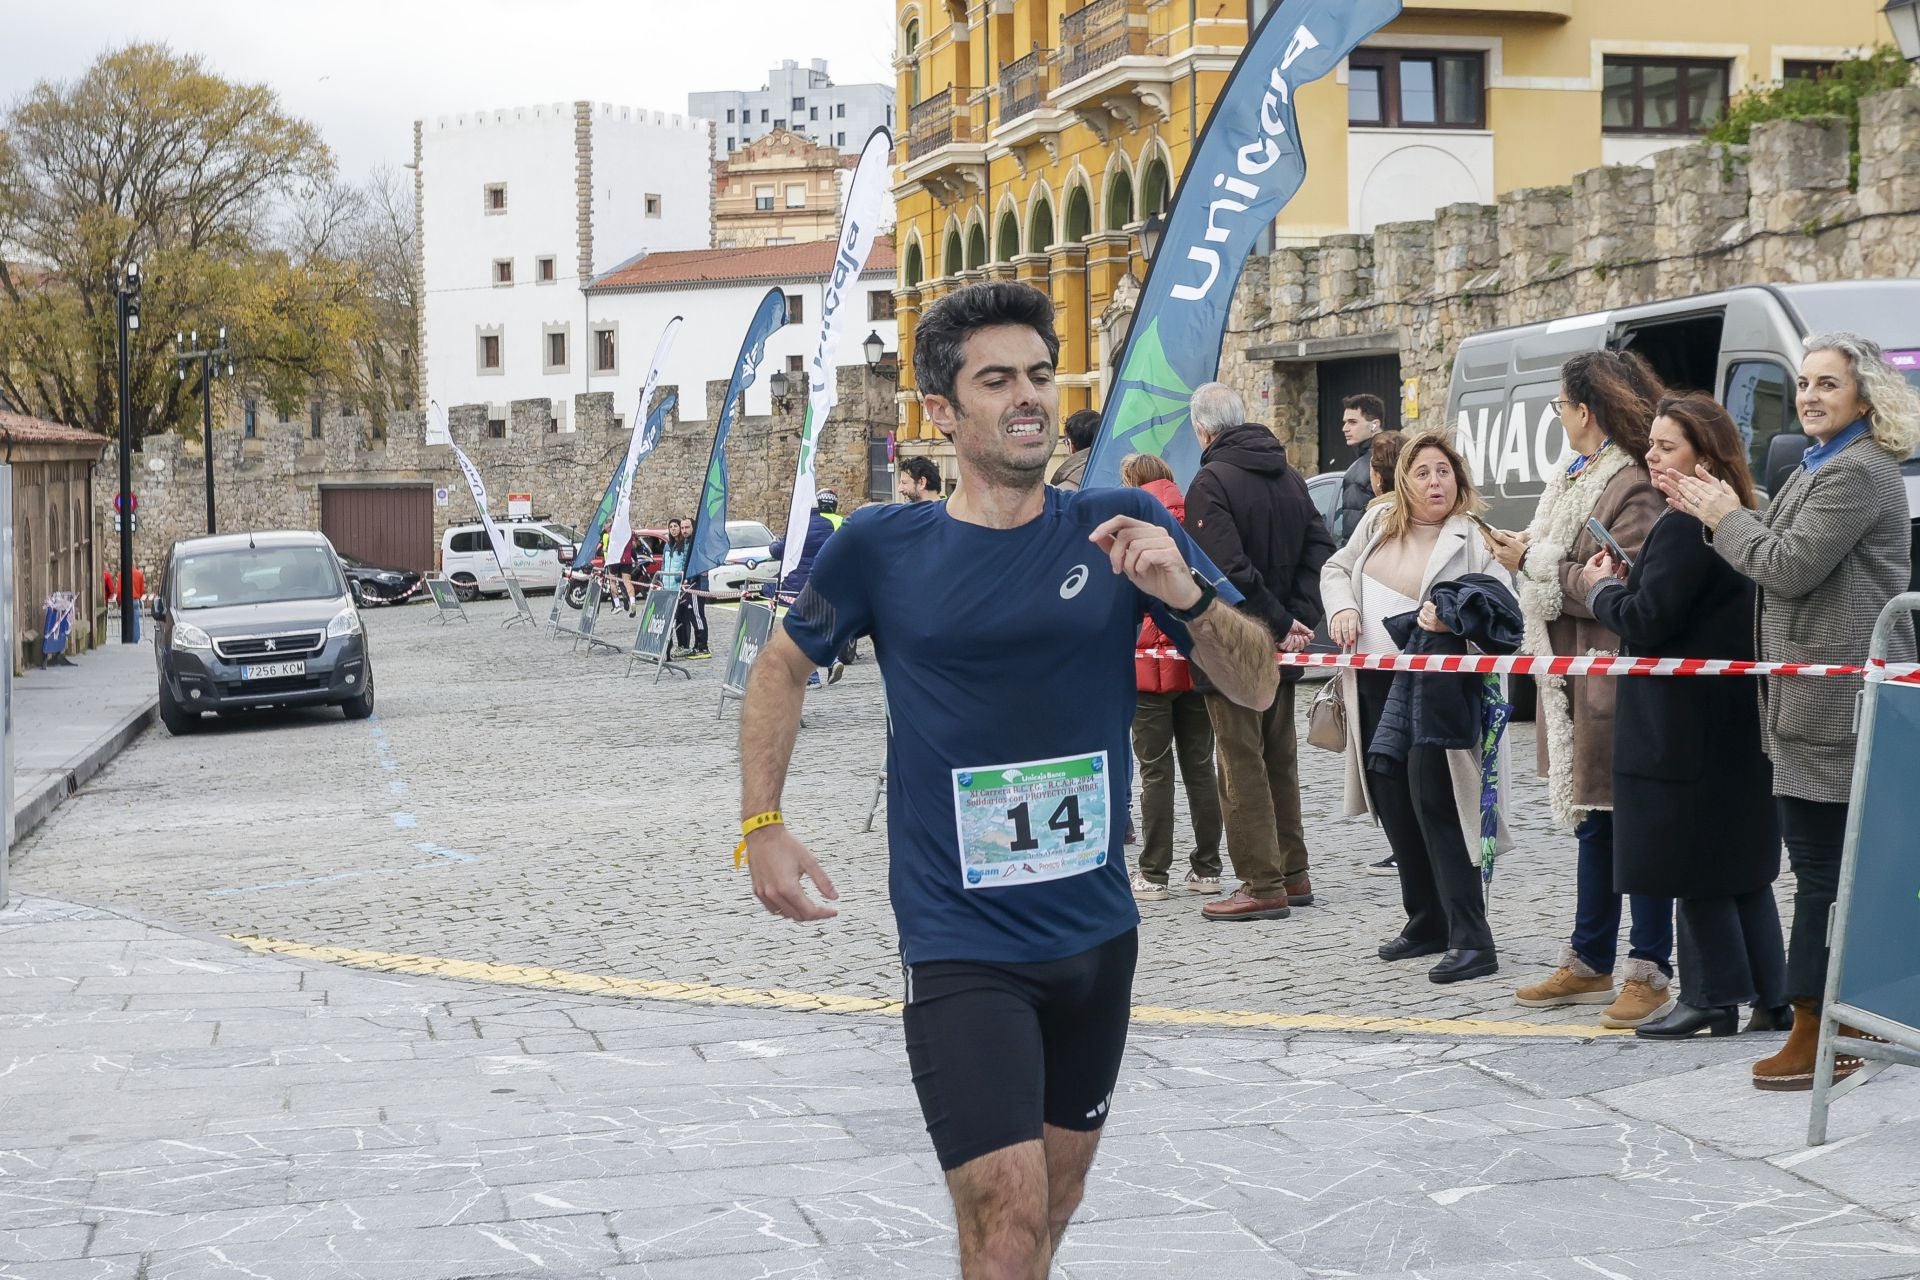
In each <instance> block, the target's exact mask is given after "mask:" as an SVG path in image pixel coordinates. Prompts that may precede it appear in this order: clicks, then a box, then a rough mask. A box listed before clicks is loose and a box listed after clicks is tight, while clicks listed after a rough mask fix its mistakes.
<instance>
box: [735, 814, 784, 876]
mask: <svg viewBox="0 0 1920 1280" xmlns="http://www.w3.org/2000/svg"><path fill="white" fill-rule="evenodd" d="M785 824H786V819H785V818H783V817H781V816H780V811H779V810H778V809H769V810H767V811H766V812H765V813H756V814H754V815H753V816H752V817H751V818H742V819H741V820H740V843H739V844H737V845H735V846H734V849H733V866H734V869H735V870H736V871H737V870H739V868H740V864H741V863H742V862H745V861H746V857H747V840H746V838H747V837H748V836H750V835H752V834H753V833H754V832H756V831H758V830H759V829H760V828H762V827H778V826H784V825H785Z"/></svg>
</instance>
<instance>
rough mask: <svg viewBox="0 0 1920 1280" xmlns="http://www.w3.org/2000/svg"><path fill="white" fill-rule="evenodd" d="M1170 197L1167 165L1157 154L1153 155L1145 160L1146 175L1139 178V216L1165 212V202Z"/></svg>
mask: <svg viewBox="0 0 1920 1280" xmlns="http://www.w3.org/2000/svg"><path fill="white" fill-rule="evenodd" d="M1172 198H1173V192H1172V190H1171V184H1170V183H1169V182H1168V180H1167V166H1166V164H1165V163H1164V162H1163V161H1162V160H1161V159H1160V157H1159V156H1155V157H1154V158H1153V159H1152V160H1149V161H1148V162H1147V173H1146V176H1145V177H1143V178H1142V179H1141V180H1140V216H1141V217H1143V218H1150V217H1152V216H1153V215H1154V214H1156V213H1165V212H1166V211H1167V203H1168V201H1170V200H1171V199H1172Z"/></svg>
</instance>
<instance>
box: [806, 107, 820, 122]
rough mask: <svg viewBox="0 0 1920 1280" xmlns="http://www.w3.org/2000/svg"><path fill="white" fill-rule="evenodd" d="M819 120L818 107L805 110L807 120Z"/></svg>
mask: <svg viewBox="0 0 1920 1280" xmlns="http://www.w3.org/2000/svg"><path fill="white" fill-rule="evenodd" d="M819 118H820V108H818V107H808V108H807V119H809V120H818V119H819Z"/></svg>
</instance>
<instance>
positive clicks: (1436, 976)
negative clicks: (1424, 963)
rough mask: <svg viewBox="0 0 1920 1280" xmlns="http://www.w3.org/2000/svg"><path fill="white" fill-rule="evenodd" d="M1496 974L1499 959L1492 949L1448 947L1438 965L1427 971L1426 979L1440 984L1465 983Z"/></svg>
mask: <svg viewBox="0 0 1920 1280" xmlns="http://www.w3.org/2000/svg"><path fill="white" fill-rule="evenodd" d="M1498 972H1500V957H1499V956H1498V955H1497V954H1496V953H1495V952H1494V949H1493V948H1492V947H1480V948H1465V947H1449V948H1448V949H1447V954H1445V955H1444V956H1441V957H1440V963H1439V964H1437V965H1435V966H1433V968H1431V969H1429V970H1427V977H1429V978H1431V979H1432V980H1433V981H1435V982H1440V983H1446V982H1465V981H1466V980H1467V979H1469V978H1485V977H1488V976H1489V975H1491V974H1495V973H1498Z"/></svg>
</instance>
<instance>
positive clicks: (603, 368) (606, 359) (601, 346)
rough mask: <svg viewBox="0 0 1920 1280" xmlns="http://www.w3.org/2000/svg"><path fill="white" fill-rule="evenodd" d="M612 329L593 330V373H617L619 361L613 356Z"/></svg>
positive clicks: (614, 352)
mask: <svg viewBox="0 0 1920 1280" xmlns="http://www.w3.org/2000/svg"><path fill="white" fill-rule="evenodd" d="M613 334H614V331H613V330H612V329H595V330H594V331H593V371H594V372H595V373H618V372H619V369H620V366H619V362H618V361H617V360H616V359H615V358H614V357H615V355H616V354H617V352H616V351H615V349H614V336H613Z"/></svg>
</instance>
